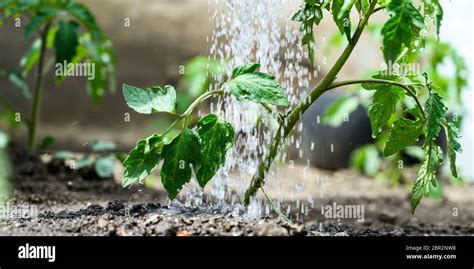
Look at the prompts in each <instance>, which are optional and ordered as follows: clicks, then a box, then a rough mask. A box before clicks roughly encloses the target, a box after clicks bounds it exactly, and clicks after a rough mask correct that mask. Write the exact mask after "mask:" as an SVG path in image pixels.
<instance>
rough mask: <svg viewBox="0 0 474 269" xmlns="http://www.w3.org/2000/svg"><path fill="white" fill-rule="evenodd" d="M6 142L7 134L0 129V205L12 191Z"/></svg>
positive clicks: (7, 139) (7, 140)
mask: <svg viewBox="0 0 474 269" xmlns="http://www.w3.org/2000/svg"><path fill="white" fill-rule="evenodd" d="M8 142H9V138H8V135H7V134H6V133H4V132H3V131H1V130H0V206H2V205H3V204H4V203H5V202H6V201H7V200H8V198H9V197H10V193H11V191H12V187H11V183H10V176H11V165H10V161H9V158H8V155H7V145H8ZM0 213H1V212H0Z"/></svg>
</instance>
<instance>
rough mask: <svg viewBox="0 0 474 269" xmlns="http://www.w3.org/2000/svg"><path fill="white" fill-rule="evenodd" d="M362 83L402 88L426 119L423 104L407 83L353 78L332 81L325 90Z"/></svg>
mask: <svg viewBox="0 0 474 269" xmlns="http://www.w3.org/2000/svg"><path fill="white" fill-rule="evenodd" d="M362 83H373V84H388V85H393V86H396V87H400V88H402V89H404V90H405V91H406V92H407V93H408V94H409V95H410V96H411V97H412V98H413V99H414V100H415V102H416V105H417V106H418V109H419V110H420V112H421V115H422V116H423V119H424V120H426V115H425V112H424V110H423V106H422V105H421V103H420V100H419V99H418V97H416V94H415V93H414V92H413V91H412V90H411V89H410V87H408V85H407V84H403V83H401V82H396V81H391V80H385V79H355V80H346V81H339V82H334V83H333V84H331V86H329V87H328V88H327V90H331V89H334V88H338V87H342V86H347V85H353V84H362Z"/></svg>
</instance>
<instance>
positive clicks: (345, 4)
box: [332, 0, 359, 42]
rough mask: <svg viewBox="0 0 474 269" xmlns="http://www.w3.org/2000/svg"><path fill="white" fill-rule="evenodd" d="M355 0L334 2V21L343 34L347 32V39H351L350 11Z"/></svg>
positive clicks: (336, 0) (337, 0)
mask: <svg viewBox="0 0 474 269" xmlns="http://www.w3.org/2000/svg"><path fill="white" fill-rule="evenodd" d="M354 1H355V0H334V1H333V3H332V15H333V19H334V22H335V23H336V25H337V27H338V28H339V31H340V32H341V34H345V35H346V38H347V40H348V41H349V42H350V41H351V18H350V12H351V8H352V6H353V5H354ZM358 1H359V0H358Z"/></svg>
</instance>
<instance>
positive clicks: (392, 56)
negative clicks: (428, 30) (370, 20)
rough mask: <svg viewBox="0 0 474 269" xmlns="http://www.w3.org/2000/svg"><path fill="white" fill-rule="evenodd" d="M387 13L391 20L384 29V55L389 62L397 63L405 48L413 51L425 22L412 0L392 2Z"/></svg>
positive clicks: (392, 0) (393, 0)
mask: <svg viewBox="0 0 474 269" xmlns="http://www.w3.org/2000/svg"><path fill="white" fill-rule="evenodd" d="M387 11H388V12H389V13H390V14H391V18H390V19H389V20H388V21H387V22H386V23H385V25H384V26H383V28H382V34H383V53H384V57H385V60H386V61H387V62H396V61H397V59H398V57H399V56H400V54H401V53H402V50H403V48H404V47H406V48H408V50H412V49H413V43H414V41H415V40H416V38H418V37H419V34H420V31H421V29H423V28H424V27H425V22H424V19H423V16H422V15H421V14H420V12H419V11H418V10H417V8H416V7H415V6H414V5H413V3H412V2H411V0H391V1H390V3H389V4H388V6H387Z"/></svg>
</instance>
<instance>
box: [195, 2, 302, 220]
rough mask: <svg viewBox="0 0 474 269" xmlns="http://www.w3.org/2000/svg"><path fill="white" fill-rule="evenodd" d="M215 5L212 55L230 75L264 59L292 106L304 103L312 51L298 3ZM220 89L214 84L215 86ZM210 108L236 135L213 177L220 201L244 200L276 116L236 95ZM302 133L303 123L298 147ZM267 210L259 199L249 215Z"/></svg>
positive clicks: (272, 176)
mask: <svg viewBox="0 0 474 269" xmlns="http://www.w3.org/2000/svg"><path fill="white" fill-rule="evenodd" d="M214 4H215V8H214V9H213V12H211V13H212V14H211V18H210V19H211V20H213V21H215V23H216V27H215V30H214V31H213V34H212V37H211V39H210V43H211V44H210V45H211V47H210V54H211V57H212V58H213V59H216V60H219V61H221V63H222V64H223V66H225V72H226V73H227V75H228V76H230V74H231V73H232V69H233V68H234V67H235V66H239V65H242V64H246V63H249V62H257V63H259V64H260V65H261V67H260V70H261V71H262V72H266V73H270V74H273V75H274V76H275V77H276V79H277V80H278V81H279V82H280V84H281V85H282V86H283V88H284V89H285V90H286V92H287V94H288V97H289V101H290V104H291V106H295V105H296V104H297V103H299V101H300V100H302V99H303V98H304V97H305V96H306V94H307V89H308V88H309V80H310V79H311V74H310V72H309V71H308V69H307V68H306V67H305V66H303V65H302V61H303V59H306V58H307V55H305V54H306V52H305V51H304V50H303V48H302V46H301V38H302V36H301V35H300V33H299V29H298V27H299V26H298V25H297V24H294V23H293V22H292V21H291V15H292V12H293V11H294V10H295V1H292V0H272V1H254V0H227V1H224V2H222V1H219V0H215V3H214ZM209 5H210V6H212V3H211V2H209ZM217 87H219V85H212V86H211V89H216V88H217ZM210 110H211V112H212V113H215V114H218V115H220V116H221V117H222V118H223V119H225V120H226V121H229V122H230V123H231V124H232V125H233V126H234V130H235V133H236V141H235V145H234V147H233V148H232V150H230V151H229V153H228V155H227V161H226V164H225V165H224V167H223V168H222V169H221V170H220V171H219V172H218V174H217V175H216V176H215V177H214V179H213V180H212V192H211V195H212V196H213V197H214V198H215V200H216V201H217V203H218V204H220V205H224V204H226V203H227V202H228V201H229V200H231V201H232V202H231V203H232V204H233V203H235V202H240V201H241V197H242V195H243V193H244V191H245V189H246V188H247V187H248V185H249V182H250V179H251V177H252V175H253V174H254V173H255V171H256V168H257V166H258V163H259V160H260V158H262V156H265V155H266V154H267V151H268V148H269V145H270V144H271V143H272V139H273V137H274V134H273V132H274V131H275V129H274V128H273V129H272V126H275V124H274V123H273V125H272V116H271V115H269V113H268V112H267V111H266V110H264V109H262V108H261V107H260V106H259V105H258V104H254V103H250V102H249V103H241V102H238V101H237V100H235V99H234V98H233V97H231V96H227V97H225V98H223V99H220V100H218V101H217V102H215V103H211V106H210ZM259 124H260V125H263V128H261V127H259ZM301 135H302V126H300V127H299V128H298V129H297V135H296V136H295V137H294V139H292V140H291V141H290V142H289V143H290V144H292V145H294V144H295V141H296V144H297V145H300V143H301ZM285 158H287V157H286V154H281V156H279V158H277V160H280V161H285ZM276 173H277V169H272V171H270V173H269V174H268V179H267V184H268V183H270V184H271V182H272V181H274V179H275V178H276ZM193 193H197V195H193ZM236 196H237V199H236ZM201 198H202V192H196V191H194V192H191V193H190V194H188V197H187V201H188V203H190V201H191V203H196V199H197V200H199V199H201ZM278 204H281V202H280V200H279V201H278ZM266 211H268V210H266V209H264V208H263V205H262V203H261V202H259V201H258V200H256V199H255V200H253V201H252V202H251V205H250V206H249V207H248V211H247V215H249V216H250V217H252V218H257V217H260V216H261V215H262V213H264V212H266Z"/></svg>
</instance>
